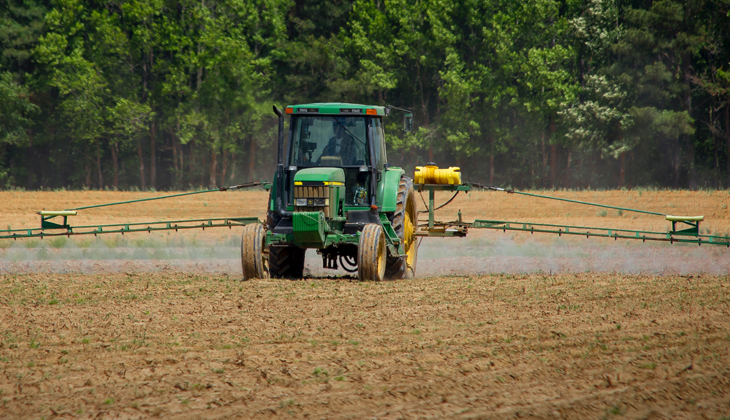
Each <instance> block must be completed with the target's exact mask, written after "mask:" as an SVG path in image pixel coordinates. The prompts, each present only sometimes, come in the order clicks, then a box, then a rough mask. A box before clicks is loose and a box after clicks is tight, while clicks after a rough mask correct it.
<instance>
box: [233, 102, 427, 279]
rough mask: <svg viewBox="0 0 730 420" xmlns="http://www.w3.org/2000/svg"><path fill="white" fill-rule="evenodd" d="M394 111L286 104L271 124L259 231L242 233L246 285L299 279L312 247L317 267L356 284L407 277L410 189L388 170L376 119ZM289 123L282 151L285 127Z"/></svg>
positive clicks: (409, 122)
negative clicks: (273, 143) (274, 132)
mask: <svg viewBox="0 0 730 420" xmlns="http://www.w3.org/2000/svg"><path fill="white" fill-rule="evenodd" d="M391 108H394V109H398V110H401V111H405V112H406V114H405V115H404V118H403V125H404V129H405V130H406V131H411V129H412V126H413V114H412V113H410V112H409V111H408V110H404V109H400V108H395V107H382V106H366V105H354V104H346V103H316V104H306V105H294V106H289V107H287V108H286V110H285V113H284V112H281V110H279V109H278V108H276V107H274V112H275V113H276V114H277V115H278V117H279V137H278V159H277V167H276V174H275V176H274V182H273V184H272V187H271V190H270V194H269V206H268V209H267V217H266V222H265V223H264V224H258V223H256V224H250V225H246V226H245V227H244V231H243V242H242V245H241V261H242V265H243V277H244V279H246V280H247V279H253V278H269V277H273V278H301V277H302V276H303V271H304V255H305V252H306V250H307V249H309V248H313V249H316V250H317V253H318V254H320V255H321V256H322V263H323V266H324V268H330V269H337V268H338V267H342V269H344V270H345V271H347V272H351V273H354V272H357V276H358V278H359V279H360V280H373V281H381V280H386V279H400V278H411V277H413V276H414V275H415V272H416V259H417V252H418V247H417V243H416V240H415V232H416V227H417V226H416V224H417V214H418V212H417V207H416V197H415V191H414V188H413V180H412V179H411V178H409V177H407V176H406V175H405V171H404V170H403V169H401V168H397V167H393V166H391V165H390V164H389V163H388V158H387V154H386V150H385V134H384V131H383V130H384V123H383V118H384V117H386V116H388V115H389V114H390V111H391ZM286 114H288V115H290V117H291V120H290V123H289V136H288V140H287V141H286V146H287V147H285V144H284V142H285V133H284V118H285V115H286Z"/></svg>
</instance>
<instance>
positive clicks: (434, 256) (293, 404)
mask: <svg viewBox="0 0 730 420" xmlns="http://www.w3.org/2000/svg"><path fill="white" fill-rule="evenodd" d="M550 194H555V195H559V196H563V197H568V198H571V199H578V200H588V201H599V202H604V203H609V204H613V205H619V206H624V205H625V206H628V207H639V208H644V209H648V210H654V211H660V212H666V213H676V214H691V215H693V214H704V215H705V216H706V217H707V222H706V223H705V224H704V225H703V229H709V230H710V231H711V232H712V233H720V234H725V232H727V229H728V228H729V227H730V223H729V222H730V215H729V214H728V211H727V204H728V200H729V199H730V195H728V194H727V192H724V191H723V192H714V193H709V192H667V191H641V192H639V191H630V192H621V191H617V192H603V193H596V192H580V193H578V192H553V193H550ZM157 195H161V194H159V193H158V194H157ZM149 196H153V194H152V193H111V192H36V193H20V192H2V193H0V219H2V220H0V222H1V223H2V226H3V227H5V225H6V224H11V225H12V227H13V228H20V227H30V226H36V225H37V224H38V223H39V222H38V220H37V218H38V216H37V215H34V214H33V213H32V212H33V211H37V210H40V209H43V208H45V209H54V210H55V209H63V208H69V207H76V206H81V205H88V204H94V203H102V202H108V201H116V200H126V199H133V198H140V197H149ZM446 198H447V197H442V198H439V199H437V202H438V201H442V200H445V199H446ZM176 200H177V201H176ZM535 200H536V199H527V198H525V197H519V196H514V195H507V194H504V193H489V192H477V193H471V194H470V195H468V196H466V197H462V198H459V199H457V200H456V201H455V203H454V204H453V205H452V206H450V207H448V208H447V210H448V211H445V212H444V213H442V214H441V215H440V217H441V218H442V219H451V218H454V217H455V212H456V210H458V209H459V208H460V209H462V212H463V213H464V214H465V216H466V219H467V220H471V219H474V218H484V219H501V220H526V221H533V222H546V223H551V222H558V223H561V222H564V223H566V224H576V225H579V224H580V225H594V226H613V227H635V228H641V229H646V228H650V227H651V228H654V229H657V230H663V229H665V228H666V225H667V222H665V221H663V220H662V218H660V217H656V216H644V215H639V216H638V217H636V218H634V216H633V215H631V214H630V213H626V212H625V213H623V214H622V215H619V214H618V212H616V211H613V210H609V211H607V213H606V214H605V215H603V214H601V213H600V211H601V210H600V209H596V208H590V207H587V208H582V207H580V206H577V205H571V204H560V203H557V202H556V203H553V202H550V201H537V202H536V201H535ZM265 201H266V193H265V192H262V191H258V192H226V193H212V194H204V195H198V196H192V197H186V198H182V199H173V200H170V201H167V200H165V201H158V202H152V203H146V204H144V203H142V204H134V205H130V206H116V207H109V208H104V209H95V210H87V211H84V212H83V213H82V215H80V216H78V217H77V219H76V223H77V224H86V223H94V224H95V223H118V222H134V221H149V220H161V219H182V218H200V217H218V216H220V217H225V216H238V215H241V216H249V215H254V216H259V217H262V216H263V208H264V206H265ZM237 234H240V233H238V232H236V231H235V230H232V231H229V230H227V229H220V230H212V229H207V230H206V231H205V232H197V233H193V232H190V233H188V234H187V235H192V239H187V240H188V242H187V244H193V245H194V244H196V243H197V242H195V240H197V239H195V238H198V239H200V240H202V242H206V241H210V242H211V243H213V245H212V246H215V245H216V244H223V245H225V246H222V247H220V248H211V249H214V250H224V251H225V250H229V251H230V250H231V249H232V250H233V256H232V257H230V256H229V257H230V258H228V257H225V258H223V257H221V256H220V255H216V254H211V255H208V256H206V255H202V256H196V257H194V258H181V259H175V258H176V257H173V258H168V259H161V260H156V259H150V257H149V255H153V256H154V255H157V254H155V252H158V251H159V250H158V249H157V248H155V247H154V246H152V245H150V244H149V243H148V242H150V241H151V240H147V239H143V240H142V239H140V240H139V241H140V242H134V241H137V239H131V238H128V237H131V236H132V235H127V236H125V238H126V239H125V240H128V241H130V242H129V243H124V244H122V245H123V246H119V247H118V248H114V247H113V246H112V245H113V244H111V242H112V241H113V239H105V240H106V241H107V242H106V243H103V244H102V245H100V247H104V248H103V249H101V251H103V252H112V251H114V252H135V254H132V257H131V258H130V259H123V260H119V259H114V258H117V257H114V258H112V259H104V257H103V256H102V257H99V258H97V257H95V256H92V257H88V258H87V257H84V259H82V260H80V261H71V260H63V258H65V257H64V256H65V255H76V253H78V252H80V251H82V250H92V251H94V252H97V251H99V250H96V251H95V250H94V246H95V245H93V244H92V246H88V245H89V244H88V243H87V244H86V245H84V244H83V243H82V242H78V247H76V245H74V246H73V247H71V248H68V247H67V245H62V246H61V247H60V248H53V247H55V246H57V245H58V244H55V245H54V244H53V243H51V241H49V240H48V239H46V243H47V244H51V248H48V249H50V251H52V252H51V253H53V252H56V251H64V252H65V251H68V252H69V254H64V253H62V252H61V253H59V254H57V255H56V254H53V255H56V256H55V257H53V258H45V257H44V258H45V259H43V258H41V259H39V260H38V261H35V260H34V261H23V260H22V258H21V259H20V260H18V261H16V260H12V259H8V255H11V254H12V255H16V256H17V255H20V256H21V257H22V256H23V255H25V254H28V255H30V254H33V255H35V256H36V257H38V255H39V253H41V252H46V251H45V250H44V248H43V247H42V245H43V243H40V242H38V241H36V242H35V243H32V244H31V243H27V244H28V245H27V247H26V245H25V244H20V243H19V242H18V243H10V242H5V243H4V244H3V246H2V249H3V250H2V252H0V254H2V255H0V419H4V418H46V419H49V418H148V417H155V416H159V417H162V418H184V419H187V418H252V417H255V418H274V417H284V418H288V417H306V418H435V417H438V418H525V417H533V418H571V419H572V418H575V419H584V418H617V419H618V418H642V419H658V418H710V419H721V418H730V354H729V351H730V350H729V349H730V327H729V326H730V290H729V288H730V277H728V272H730V258H728V257H727V255H728V254H727V250H726V249H725V248H719V247H718V248H717V249H709V248H708V247H706V246H702V247H696V246H677V245H674V246H670V245H668V244H667V245H664V244H660V245H657V246H653V245H651V246H650V245H646V244H641V243H640V242H625V245H622V243H621V242H619V243H614V242H613V241H608V240H602V239H599V240H595V239H590V240H588V239H583V238H580V239H579V238H576V239H565V238H553V237H551V236H544V237H538V236H537V235H536V236H535V237H531V236H530V235H525V234H510V233H502V232H501V231H499V232H492V231H488V232H483V233H482V232H477V231H474V232H472V233H470V237H469V238H466V239H451V240H438V239H427V240H426V241H424V243H423V244H422V245H421V248H420V251H419V255H420V257H421V258H420V261H419V272H420V273H421V275H422V276H425V277H424V278H418V279H415V280H403V281H396V282H383V283H359V282H356V281H352V280H351V279H348V278H346V277H341V276H339V277H333V278H329V277H322V276H326V275H327V274H328V273H327V272H323V271H321V270H320V271H317V268H316V267H317V260H316V256H315V258H310V257H309V256H308V263H307V264H308V271H307V273H309V275H310V276H319V277H317V278H308V279H305V280H300V281H283V280H277V281H272V280H266V281H263V280H260V281H250V282H245V283H244V282H241V281H240V275H239V271H238V270H240V262H238V261H236V259H235V247H234V246H233V245H232V243H233V242H232V239H231V238H235V237H236V235H237ZM196 235H197V236H196ZM140 237H141V238H148V237H149V236H147V235H145V234H142V235H141V236H140ZM106 238H110V237H106ZM160 238H161V239H158V240H160V241H167V242H164V246H165V247H168V248H169V247H170V246H171V247H172V248H174V246H175V241H176V240H177V239H174V238H173V239H169V238H168V239H165V238H164V237H161V236H160ZM91 240H92V239H89V241H91ZM95 240H96V241H99V240H100V239H95ZM145 241H147V242H145ZM109 244H111V245H109ZM135 244H136V245H135ZM170 244H172V245H170ZM133 245H134V246H133ZM153 245H154V244H153ZM59 246H60V245H59ZM85 246H88V247H87V248H84V247H85ZM195 246H198V245H194V247H193V249H198V248H195ZM165 247H163V248H162V249H163V250H164V249H167V248H165ZM140 249H141V250H145V251H144V252H146V253H147V254H144V252H143V253H142V255H143V258H146V259H143V260H136V259H135V256H136V255H138V254H136V252H138V251H140ZM110 250H111V251H110ZM130 250H131V251H130ZM183 250H184V251H185V250H186V249H183ZM50 251H49V252H50ZM187 251H189V250H187ZM577 254H580V255H579V258H577V257H576V255H577ZM145 255H146V256H145ZM186 255H187V254H186ZM226 255H227V254H226ZM216 257H218V259H216ZM226 258H227V259H226ZM641 264H644V266H645V267H649V268H650V270H648V271H649V272H651V273H655V274H652V275H644V274H637V275H625V274H621V273H625V272H633V271H632V269H631V268H632V267H633V266H634V265H641ZM79 267H81V269H80V270H79ZM548 268H549V270H548ZM553 268H554V270H553ZM76 270H77V271H76ZM643 271H644V270H638V271H637V272H643ZM64 272H81V273H93V274H63V273H64ZM522 272H527V273H532V274H522ZM20 273H28V274H20ZM222 273H227V274H222ZM493 273H503V274H493ZM509 273H512V274H509ZM550 273H559V274H550ZM675 273H689V274H688V275H677V274H675ZM705 273H714V274H713V275H708V274H705Z"/></svg>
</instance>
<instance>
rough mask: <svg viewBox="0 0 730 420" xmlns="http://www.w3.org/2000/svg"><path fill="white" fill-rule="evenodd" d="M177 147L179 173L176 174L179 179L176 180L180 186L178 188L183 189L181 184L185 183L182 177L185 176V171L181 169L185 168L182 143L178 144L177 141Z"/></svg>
mask: <svg viewBox="0 0 730 420" xmlns="http://www.w3.org/2000/svg"><path fill="white" fill-rule="evenodd" d="M177 147H178V148H179V149H178V151H179V152H180V173H179V174H178V177H179V178H178V180H179V181H178V183H179V184H180V188H182V187H183V182H185V178H183V175H185V170H184V169H183V168H184V167H185V166H184V163H185V159H184V157H185V156H184V155H183V150H184V149H183V146H182V143H180V142H179V141H178V142H177Z"/></svg>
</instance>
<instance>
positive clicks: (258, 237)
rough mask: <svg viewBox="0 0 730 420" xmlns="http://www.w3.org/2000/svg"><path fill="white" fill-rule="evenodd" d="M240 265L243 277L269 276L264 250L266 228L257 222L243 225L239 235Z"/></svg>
mask: <svg viewBox="0 0 730 420" xmlns="http://www.w3.org/2000/svg"><path fill="white" fill-rule="evenodd" d="M241 265H242V267H243V279H244V280H250V279H265V278H268V277H269V263H268V252H267V251H266V230H265V229H264V227H263V226H262V225H261V224H259V223H255V224H250V225H246V226H244V227H243V235H242V237H241Z"/></svg>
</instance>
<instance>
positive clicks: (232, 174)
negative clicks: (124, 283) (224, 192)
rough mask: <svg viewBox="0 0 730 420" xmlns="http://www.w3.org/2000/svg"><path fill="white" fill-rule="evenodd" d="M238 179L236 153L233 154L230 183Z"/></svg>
mask: <svg viewBox="0 0 730 420" xmlns="http://www.w3.org/2000/svg"><path fill="white" fill-rule="evenodd" d="M235 177H236V152H233V153H231V177H230V178H229V181H233V178H235Z"/></svg>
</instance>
